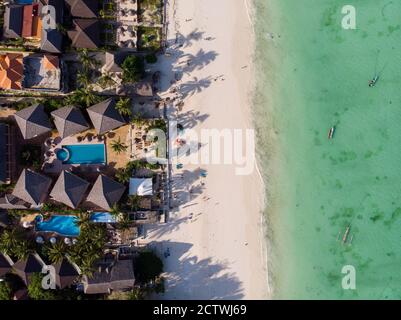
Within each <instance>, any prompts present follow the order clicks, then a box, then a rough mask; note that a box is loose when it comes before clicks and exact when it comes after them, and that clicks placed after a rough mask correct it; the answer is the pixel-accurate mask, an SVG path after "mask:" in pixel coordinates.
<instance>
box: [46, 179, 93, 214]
mask: <svg viewBox="0 0 401 320" xmlns="http://www.w3.org/2000/svg"><path fill="white" fill-rule="evenodd" d="M88 187H89V182H87V181H85V180H84V179H81V178H80V177H78V176H76V175H75V174H72V173H71V172H68V171H63V172H62V173H61V174H60V176H59V177H58V179H57V182H56V184H55V185H54V188H53V190H52V192H51V193H50V196H51V197H52V198H53V199H54V200H56V201H58V202H62V203H64V204H66V205H67V206H69V207H71V208H73V209H75V208H76V207H78V205H79V204H80V202H81V201H82V199H83V197H84V195H85V192H86V190H87V189H88Z"/></svg>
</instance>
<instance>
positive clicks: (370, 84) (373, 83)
mask: <svg viewBox="0 0 401 320" xmlns="http://www.w3.org/2000/svg"><path fill="white" fill-rule="evenodd" d="M378 80H379V76H375V77H374V78H373V79H372V80H370V81H369V87H374V86H375V85H376V83H377V81H378Z"/></svg>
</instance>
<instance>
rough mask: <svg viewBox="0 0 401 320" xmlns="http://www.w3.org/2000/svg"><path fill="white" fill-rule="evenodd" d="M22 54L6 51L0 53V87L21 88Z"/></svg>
mask: <svg viewBox="0 0 401 320" xmlns="http://www.w3.org/2000/svg"><path fill="white" fill-rule="evenodd" d="M22 59H23V57H22V54H19V53H7V54H2V55H0V88H1V89H6V90H7V89H21V81H22V75H23V72H24V69H23V66H22Z"/></svg>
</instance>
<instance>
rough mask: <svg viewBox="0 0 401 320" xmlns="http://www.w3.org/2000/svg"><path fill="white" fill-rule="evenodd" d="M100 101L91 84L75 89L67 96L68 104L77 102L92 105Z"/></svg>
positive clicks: (87, 105) (86, 105)
mask: <svg viewBox="0 0 401 320" xmlns="http://www.w3.org/2000/svg"><path fill="white" fill-rule="evenodd" d="M97 101H98V97H97V96H96V95H95V94H94V93H93V91H92V87H91V86H90V85H88V86H85V87H82V88H79V89H77V90H75V91H74V92H73V93H72V94H71V95H69V96H68V97H67V103H68V104H77V105H81V106H85V107H90V106H91V105H93V104H95V103H96V102H97Z"/></svg>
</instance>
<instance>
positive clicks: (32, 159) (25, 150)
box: [19, 144, 42, 171]
mask: <svg viewBox="0 0 401 320" xmlns="http://www.w3.org/2000/svg"><path fill="white" fill-rule="evenodd" d="M41 157H42V148H41V146H35V145H29V144H27V145H24V146H23V147H22V150H21V153H20V155H19V163H20V165H21V166H23V167H28V168H32V169H34V170H36V171H37V170H39V169H40V167H41V161H40V159H41Z"/></svg>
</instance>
